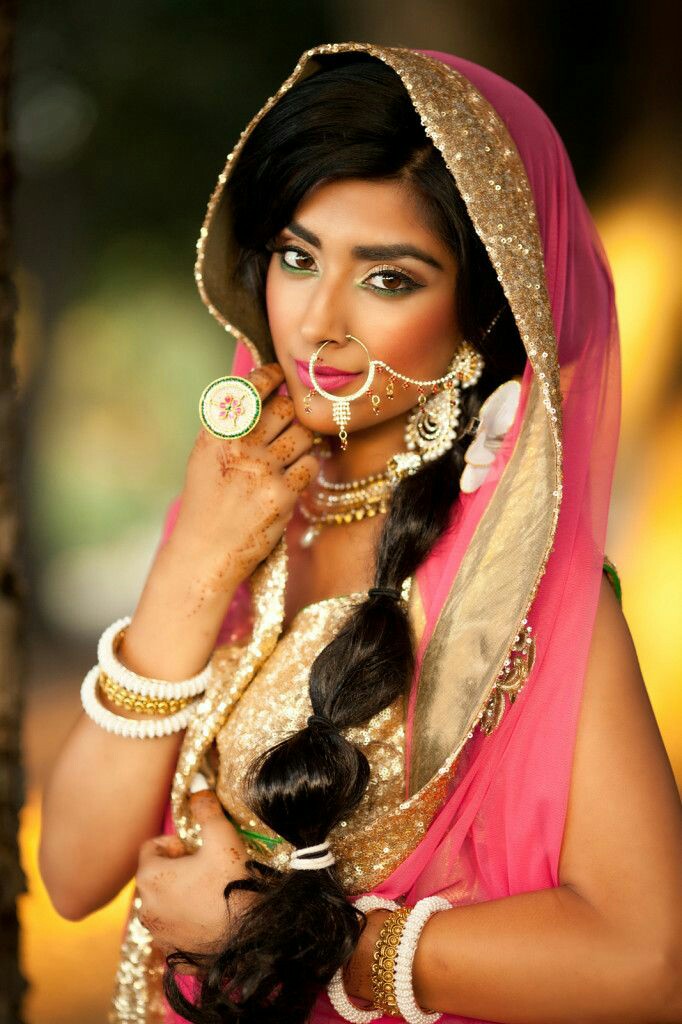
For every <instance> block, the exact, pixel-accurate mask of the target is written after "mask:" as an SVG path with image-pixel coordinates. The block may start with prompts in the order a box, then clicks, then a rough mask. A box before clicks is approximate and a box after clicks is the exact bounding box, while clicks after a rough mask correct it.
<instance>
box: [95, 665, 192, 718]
mask: <svg viewBox="0 0 682 1024" xmlns="http://www.w3.org/2000/svg"><path fill="white" fill-rule="evenodd" d="M98 684H99V688H100V690H101V691H102V693H103V694H104V696H105V697H107V699H108V700H110V701H111V703H112V704H115V705H116V707H119V708H123V709H124V710H125V711H134V712H136V714H140V715H174V714H175V713H176V712H177V711H182V709H183V708H185V707H187V705H188V704H189V703H190V701H191V700H192V698H191V697H170V698H167V697H162V698H157V697H143V696H142V694H141V693H135V691H134V690H126V688H125V687H124V686H119V684H118V683H116V682H114V680H113V679H110V678H109V676H108V675H107V674H106V672H100V676H99V680H98Z"/></svg>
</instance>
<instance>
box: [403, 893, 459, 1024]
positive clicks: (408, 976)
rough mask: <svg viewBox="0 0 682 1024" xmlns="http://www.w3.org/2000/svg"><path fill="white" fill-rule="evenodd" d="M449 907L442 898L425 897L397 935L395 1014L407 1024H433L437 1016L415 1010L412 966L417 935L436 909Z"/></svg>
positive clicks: (438, 1018)
mask: <svg viewBox="0 0 682 1024" xmlns="http://www.w3.org/2000/svg"><path fill="white" fill-rule="evenodd" d="M451 909H452V904H451V903H449V902H448V900H446V899H443V897H442V896H427V897H426V899H423V900H419V902H418V903H416V904H415V906H414V907H413V908H412V910H411V911H410V914H409V917H408V920H407V923H406V924H405V927H404V929H403V931H402V934H401V936H400V941H399V943H398V949H397V952H396V959H395V994H396V1003H397V1008H398V1012H399V1013H400V1016H401V1017H403V1018H404V1019H405V1020H406V1021H407V1024H434V1022H435V1021H437V1020H440V1018H441V1017H442V1014H441V1013H437V1012H435V1013H427V1012H426V1011H424V1010H422V1009H420V1008H419V1006H418V1005H417V1002H416V1000H415V998H414V988H413V986H412V965H413V963H414V955H415V952H416V950H417V943H418V942H419V936H420V935H421V933H422V929H423V928H424V925H425V924H426V922H427V921H428V919H429V918H430V917H431V916H432V915H433V914H436V913H438V911H439V910H451Z"/></svg>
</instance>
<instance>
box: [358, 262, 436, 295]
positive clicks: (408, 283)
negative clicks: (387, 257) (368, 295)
mask: <svg viewBox="0 0 682 1024" xmlns="http://www.w3.org/2000/svg"><path fill="white" fill-rule="evenodd" d="M375 278H378V279H380V280H383V281H384V282H385V284H384V285H383V286H381V285H375V284H368V287H369V288H371V289H372V290H373V291H375V292H383V293H384V295H388V294H393V295H401V294H405V293H406V292H414V291H416V290H417V289H418V288H423V287H424V286H423V285H421V284H417V282H416V281H415V280H413V278H411V277H409V275H408V274H405V273H403V271H402V270H398V269H397V268H396V267H379V268H378V269H377V270H373V271H372V273H371V274H370V275H369V276H368V277H366V278H365V283H368V282H369V281H372V280H374V279H375Z"/></svg>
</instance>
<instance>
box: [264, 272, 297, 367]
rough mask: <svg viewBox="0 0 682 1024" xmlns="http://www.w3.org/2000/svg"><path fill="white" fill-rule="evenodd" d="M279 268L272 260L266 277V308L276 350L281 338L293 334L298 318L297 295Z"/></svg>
mask: <svg viewBox="0 0 682 1024" xmlns="http://www.w3.org/2000/svg"><path fill="white" fill-rule="evenodd" d="M278 269H279V268H276V267H275V266H274V261H271V262H270V266H269V267H268V273H267V276H266V278H265V308H266V311H267V317H268V323H269V325H270V333H271V335H272V340H273V343H274V345H275V351H276V350H277V345H278V342H279V341H280V339H281V340H284V339H285V338H286V337H288V336H289V335H290V334H291V330H292V325H293V324H294V322H295V320H296V302H295V295H292V294H291V289H290V288H287V283H288V282H287V281H286V279H285V278H284V276H283V274H282V273H281V272H279V273H278Z"/></svg>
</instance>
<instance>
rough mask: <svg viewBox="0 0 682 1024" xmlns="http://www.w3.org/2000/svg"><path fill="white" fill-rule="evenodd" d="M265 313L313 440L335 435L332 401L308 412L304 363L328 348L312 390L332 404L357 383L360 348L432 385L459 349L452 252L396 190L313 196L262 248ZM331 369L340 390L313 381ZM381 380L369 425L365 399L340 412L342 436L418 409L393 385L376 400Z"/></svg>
mask: <svg viewBox="0 0 682 1024" xmlns="http://www.w3.org/2000/svg"><path fill="white" fill-rule="evenodd" d="M272 248H273V250H274V251H273V254H272V258H271V260H270V264H269V267H268V273H267V282H266V303H267V312H268V319H269V323H270V330H271V333H272V338H273V342H274V346H275V352H276V355H277V360H278V362H279V363H280V364H281V366H282V369H283V371H284V375H285V379H286V383H287V389H288V391H289V394H290V396H291V398H292V399H293V401H294V406H295V410H296V415H297V417H298V418H299V419H300V420H301V421H302V422H303V423H304V424H305V425H306V426H309V427H310V428H311V429H313V430H317V431H320V432H321V433H329V434H334V433H336V432H337V430H338V428H337V427H336V426H335V424H334V422H333V420H332V417H331V403H330V402H329V401H327V400H326V399H324V398H322V397H320V396H319V395H317V393H315V396H314V398H313V399H312V402H311V413H306V412H305V411H304V405H303V399H304V396H305V395H306V394H307V392H308V391H309V390H310V380H309V377H308V375H307V363H308V360H309V359H310V356H311V355H312V353H313V352H315V351H316V349H317V348H318V347H319V346H320V345H321V344H322V342H323V341H328V342H329V344H327V345H326V346H325V348H324V350H323V352H322V359H323V360H324V362H318V363H317V364H316V370H317V369H318V367H319V373H318V374H316V376H317V379H318V382H319V383H320V384H321V385H322V386H323V387H324V388H325V390H328V391H330V392H332V393H333V394H334V395H338V396H339V397H341V396H343V395H349V394H352V393H353V392H354V391H356V390H357V389H358V388H359V387H360V386H361V385H362V383H364V381H365V379H366V376H367V369H368V361H367V356H366V354H365V352H364V350H363V349H362V347H361V346H360V345H358V344H357V342H355V341H351V340H349V339H348V338H346V334H353V335H355V337H357V338H359V339H360V341H362V342H364V344H365V345H366V346H367V349H368V350H369V354H370V357H371V358H373V359H383V360H385V362H387V363H388V364H389V365H390V366H391V367H392V368H393V369H395V370H398V371H399V372H400V373H402V374H405V375H407V376H409V377H413V378H416V379H418V380H429V379H433V378H437V377H440V376H442V375H443V374H444V373H445V372H446V370H447V366H448V363H449V361H450V359H451V358H452V355H453V353H454V351H455V349H456V348H457V346H458V344H459V342H460V341H461V334H460V332H459V328H458V324H457V319H456V312H455V310H456V284H457V265H456V262H455V258H454V256H453V254H452V253H451V251H450V250H449V249H448V248H447V247H446V246H445V245H444V243H443V242H442V241H440V239H439V238H438V237H437V236H436V235H434V234H433V233H432V232H431V231H430V230H429V229H428V228H427V227H426V226H425V224H424V220H423V216H422V215H421V213H420V210H419V208H418V206H417V204H416V202H415V200H414V198H413V197H412V196H411V195H410V193H409V192H408V191H407V189H406V188H405V187H404V186H401V185H400V184H398V183H396V182H389V181H371V180H353V179H344V180H341V181H334V182H329V183H326V184H323V185H320V186H318V188H317V189H315V190H314V191H313V192H312V193H311V194H310V195H309V196H308V198H306V199H305V201H304V202H302V203H301V204H300V206H299V207H298V209H297V210H296V212H295V214H294V216H293V218H292V221H291V223H290V224H289V225H288V226H287V227H286V228H285V229H284V230H282V231H281V232H280V233H279V234H278V235H277V236H276V237H275V239H274V240H273V242H272ZM325 368H326V369H327V370H329V369H331V368H333V369H336V370H340V371H343V372H346V373H355V374H357V376H355V377H354V378H352V379H347V380H345V381H343V380H342V381H341V382H340V384H339V382H338V380H337V381H334V380H333V379H331V380H330V379H329V378H326V379H325V378H324V377H323V376H322V374H323V372H324V371H325ZM388 379H389V378H388V375H387V374H386V373H380V372H377V373H376V375H375V378H374V390H375V391H376V392H377V393H378V394H379V395H380V396H381V404H380V408H379V415H378V416H377V415H375V413H374V411H373V409H372V404H371V398H370V396H368V395H367V394H365V395H363V396H362V397H360V398H359V399H357V400H356V401H354V402H353V403H352V404H351V420H350V424H349V427H348V432H349V434H350V433H353V432H355V431H357V430H362V429H366V428H368V427H370V428H371V427H374V426H376V425H378V424H380V423H384V422H385V421H386V420H389V419H396V420H397V418H398V417H401V416H402V415H403V414H404V413H405V412H407V410H408V409H410V408H412V407H413V406H414V404H415V403H416V401H417V394H418V393H417V389H416V387H414V386H413V385H410V386H409V387H408V388H403V386H402V384H401V383H400V381H396V384H395V390H394V397H393V399H391V400H389V399H388V398H387V397H386V395H385V384H386V383H387V382H388Z"/></svg>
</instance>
